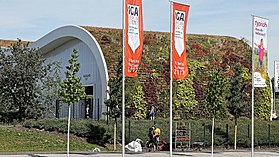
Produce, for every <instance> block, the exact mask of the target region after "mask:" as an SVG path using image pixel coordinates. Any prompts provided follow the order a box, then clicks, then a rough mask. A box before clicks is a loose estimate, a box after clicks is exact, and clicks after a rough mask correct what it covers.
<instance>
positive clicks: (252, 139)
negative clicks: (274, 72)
mask: <svg viewBox="0 0 279 157" xmlns="http://www.w3.org/2000/svg"><path fill="white" fill-rule="evenodd" d="M252 17H253V20H252V115H251V116H252V129H251V130H252V133H251V134H252V135H251V157H254V90H255V87H254V68H255V67H254V16H253V15H252Z"/></svg>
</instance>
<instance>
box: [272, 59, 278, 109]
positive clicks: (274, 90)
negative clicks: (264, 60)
mask: <svg viewBox="0 0 279 157" xmlns="http://www.w3.org/2000/svg"><path fill="white" fill-rule="evenodd" d="M275 72H276V61H274V75H273V76H274V78H273V109H272V112H273V111H276V110H275V109H276V102H275V92H276V89H275V87H276V82H275ZM276 80H277V79H276ZM271 114H272V113H271Z"/></svg>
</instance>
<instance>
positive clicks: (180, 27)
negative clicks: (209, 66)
mask: <svg viewBox="0 0 279 157" xmlns="http://www.w3.org/2000/svg"><path fill="white" fill-rule="evenodd" d="M172 8H173V9H172V14H173V17H172V52H171V53H172V77H173V78H175V79H186V78H187V76H188V63H187V59H186V26H187V19H188V12H189V9H190V6H188V5H184V4H179V3H173V7H172Z"/></svg>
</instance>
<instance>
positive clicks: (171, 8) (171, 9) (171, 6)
mask: <svg viewBox="0 0 279 157" xmlns="http://www.w3.org/2000/svg"><path fill="white" fill-rule="evenodd" d="M170 4H171V5H170V12H171V13H170V16H171V17H170V157H172V20H173V19H172V18H173V2H171V1H170Z"/></svg>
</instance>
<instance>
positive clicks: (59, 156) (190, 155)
mask: <svg viewBox="0 0 279 157" xmlns="http://www.w3.org/2000/svg"><path fill="white" fill-rule="evenodd" d="M0 156H1V157H67V154H66V153H63V152H59V153H44V152H30V153H0ZM70 156H71V157H122V154H121V152H111V153H110V152H100V153H92V152H73V153H71V154H70ZM125 157H169V154H168V152H158V153H157V152H155V153H127V154H125ZM173 157H211V153H210V152H173ZM214 157H251V152H247V151H246V152H244V151H230V152H215V153H214ZM255 157H279V150H278V151H272V152H255Z"/></svg>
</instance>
